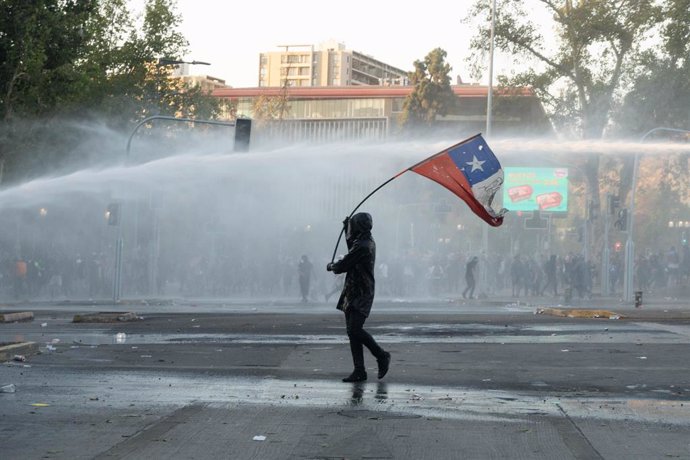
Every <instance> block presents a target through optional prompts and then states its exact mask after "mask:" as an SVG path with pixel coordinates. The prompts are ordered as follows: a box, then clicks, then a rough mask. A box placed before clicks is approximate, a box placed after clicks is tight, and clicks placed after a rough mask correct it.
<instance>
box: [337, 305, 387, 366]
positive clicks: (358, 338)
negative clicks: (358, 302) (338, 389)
mask: <svg viewBox="0 0 690 460" xmlns="http://www.w3.org/2000/svg"><path fill="white" fill-rule="evenodd" d="M366 320H367V317H366V316H364V315H363V314H361V313H359V312H358V311H356V310H353V309H348V310H347V311H346V312H345V323H346V325H347V337H348V338H349V339H350V352H351V353H352V362H353V364H354V365H355V371H362V372H364V370H365V369H364V348H363V347H367V348H368V349H369V351H370V352H371V354H372V355H374V356H375V357H376V359H382V358H383V357H384V353H385V352H384V350H383V348H381V347H380V346H379V344H378V343H376V340H374V338H373V337H372V336H371V334H369V333H368V332H367V331H365V330H364V322H365V321H366Z"/></svg>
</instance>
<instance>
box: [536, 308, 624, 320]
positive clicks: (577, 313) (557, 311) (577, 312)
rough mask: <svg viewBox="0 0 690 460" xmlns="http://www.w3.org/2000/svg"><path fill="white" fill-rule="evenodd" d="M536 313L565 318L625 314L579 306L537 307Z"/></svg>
mask: <svg viewBox="0 0 690 460" xmlns="http://www.w3.org/2000/svg"><path fill="white" fill-rule="evenodd" d="M534 314H535V315H551V316H560V317H565V318H604V319H622V318H623V317H624V316H623V315H621V314H618V313H615V312H612V311H609V310H588V309H577V308H537V309H536V310H535V311H534Z"/></svg>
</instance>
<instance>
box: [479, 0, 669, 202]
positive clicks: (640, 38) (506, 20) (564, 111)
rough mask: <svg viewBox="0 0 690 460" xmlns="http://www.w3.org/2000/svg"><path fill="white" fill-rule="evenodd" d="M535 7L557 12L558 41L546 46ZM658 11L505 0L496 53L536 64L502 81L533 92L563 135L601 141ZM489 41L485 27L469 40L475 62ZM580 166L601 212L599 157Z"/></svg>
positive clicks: (605, 0)
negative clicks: (530, 9) (535, 20)
mask: <svg viewBox="0 0 690 460" xmlns="http://www.w3.org/2000/svg"><path fill="white" fill-rule="evenodd" d="M531 4H535V5H538V6H540V7H541V8H543V9H546V10H547V11H548V12H550V13H551V14H552V17H553V24H552V25H553V27H554V30H555V37H553V39H551V37H549V40H548V41H547V40H546V39H545V38H544V36H542V35H541V33H540V27H539V26H538V25H537V24H536V23H535V22H533V21H532V20H531V19H530V18H531V17H534V14H532V11H528V9H527V8H528V7H529V6H530V5H531ZM489 10H490V7H489V2H486V1H478V2H477V3H476V4H475V5H474V7H473V10H472V12H471V16H478V17H480V18H486V17H487V16H488V15H489V14H490V11H489ZM659 13H660V9H659V8H658V6H657V5H656V2H654V1H651V0H634V1H632V0H579V1H578V0H564V1H555V0H534V1H533V2H531V3H530V4H527V3H526V2H524V1H523V0H502V1H501V7H500V10H497V14H496V24H495V46H496V48H497V49H499V50H502V51H504V52H506V53H508V54H509V55H512V56H513V57H514V59H515V60H518V59H524V58H525V57H527V58H529V59H530V60H531V61H532V62H535V63H536V65H535V66H534V67H531V68H530V69H528V70H526V71H522V72H519V73H517V74H516V75H514V76H512V77H504V78H503V79H502V83H504V84H508V85H512V86H530V87H532V88H533V89H534V91H535V92H536V94H537V95H538V96H539V97H540V99H541V100H542V102H543V103H544V105H545V107H546V108H547V110H548V111H549V112H550V114H551V116H552V120H553V121H554V124H555V125H556V127H557V128H559V129H560V131H561V132H562V133H567V134H570V135H572V136H576V137H579V138H583V139H599V138H601V137H602V136H603V135H604V132H605V129H606V128H607V126H608V124H609V121H610V116H611V110H612V108H613V107H614V102H615V98H616V95H617V91H619V90H620V89H621V84H622V77H623V75H624V74H625V72H626V71H627V70H628V69H629V68H630V65H631V60H632V58H633V57H634V56H635V55H637V54H638V52H639V51H640V49H641V48H642V46H643V45H644V40H645V39H647V34H646V33H647V32H648V31H649V30H650V29H651V28H653V27H654V26H655V25H656V24H657V21H658V17H659ZM487 23H488V21H487V22H485V24H487ZM549 25H551V24H549ZM489 44H490V43H489V28H488V26H483V27H481V28H480V30H479V33H478V34H477V35H476V36H475V37H474V38H473V40H472V43H471V46H472V48H473V49H474V50H475V53H474V57H473V58H474V59H475V62H478V59H479V55H480V53H482V52H485V51H486V50H487V49H488V47H489ZM581 167H582V169H583V171H584V173H585V176H586V180H587V185H588V190H589V194H590V196H591V197H592V199H593V200H594V201H595V207H596V208H597V210H598V209H599V207H600V205H599V155H598V154H596V153H593V154H592V155H589V156H588V157H587V158H586V160H585V163H584V164H583V165H582V166H581Z"/></svg>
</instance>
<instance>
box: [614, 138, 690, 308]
mask: <svg viewBox="0 0 690 460" xmlns="http://www.w3.org/2000/svg"><path fill="white" fill-rule="evenodd" d="M659 131H667V132H671V133H686V134H688V133H690V130H687V129H676V128H663V127H660V128H654V129H650V130H649V131H647V132H646V133H644V135H643V136H642V137H641V138H640V143H642V142H644V141H645V140H646V139H647V137H648V136H649V135H650V134H653V133H656V132H659ZM639 164H640V152H639V150H636V151H635V161H634V163H633V177H632V188H631V190H630V211H629V212H628V239H627V240H626V242H625V274H624V277H623V299H624V300H625V301H626V302H631V301H632V300H633V299H634V297H633V282H634V276H633V270H634V265H635V242H634V235H633V232H634V227H635V191H636V190H637V176H638V172H637V170H638V168H639Z"/></svg>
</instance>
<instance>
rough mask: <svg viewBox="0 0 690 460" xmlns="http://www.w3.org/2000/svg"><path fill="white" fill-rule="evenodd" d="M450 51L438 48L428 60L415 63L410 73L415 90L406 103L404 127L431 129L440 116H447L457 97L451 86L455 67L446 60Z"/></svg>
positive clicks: (402, 117) (402, 124)
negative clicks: (451, 73) (451, 75)
mask: <svg viewBox="0 0 690 460" xmlns="http://www.w3.org/2000/svg"><path fill="white" fill-rule="evenodd" d="M446 56H447V53H446V52H445V51H444V50H443V49H441V48H436V49H434V50H432V51H431V52H429V54H427V55H426V57H425V58H424V61H419V60H417V61H415V62H414V71H412V72H410V73H409V78H410V83H411V84H412V85H413V86H414V90H413V91H412V93H410V94H409V95H408V96H407V98H406V99H405V102H404V104H403V112H402V114H401V117H400V124H401V126H402V127H403V128H404V129H406V130H408V131H418V130H420V129H429V128H432V127H433V126H434V125H435V124H436V117H437V115H441V116H443V115H447V114H448V112H449V110H451V109H452V108H453V107H454V105H455V103H456V100H457V98H456V97H455V94H454V93H453V90H452V89H451V87H450V71H451V66H450V65H449V64H448V63H446V61H445V59H446Z"/></svg>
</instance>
